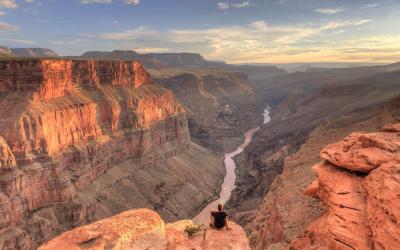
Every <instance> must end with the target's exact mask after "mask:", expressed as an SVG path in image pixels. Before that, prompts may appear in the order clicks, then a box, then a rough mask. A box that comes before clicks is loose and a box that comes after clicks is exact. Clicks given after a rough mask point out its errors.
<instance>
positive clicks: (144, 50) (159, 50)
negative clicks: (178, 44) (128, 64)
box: [133, 48, 170, 53]
mask: <svg viewBox="0 0 400 250" xmlns="http://www.w3.org/2000/svg"><path fill="white" fill-rule="evenodd" d="M133 50H134V51H136V52H139V53H165V52H168V51H170V49H167V48H136V49H133Z"/></svg>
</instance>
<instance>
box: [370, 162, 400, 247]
mask: <svg viewBox="0 0 400 250" xmlns="http://www.w3.org/2000/svg"><path fill="white" fill-rule="evenodd" d="M364 185H365V189H366V190H367V218H368V227H369V229H370V231H371V233H372V236H371V238H372V240H373V241H372V243H373V248H374V249H400V237H399V236H400V164H398V163H393V162H391V163H386V164H384V165H382V166H381V167H380V168H378V169H376V170H374V171H373V172H371V173H370V174H369V175H368V176H367V177H366V178H365V182H364Z"/></svg>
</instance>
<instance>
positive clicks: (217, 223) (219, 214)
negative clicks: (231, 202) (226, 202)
mask: <svg viewBox="0 0 400 250" xmlns="http://www.w3.org/2000/svg"><path fill="white" fill-rule="evenodd" d="M210 227H212V228H215V229H221V228H223V227H225V228H226V229H227V230H229V226H228V214H227V213H226V212H225V211H224V206H223V205H222V204H218V211H211V222H210Z"/></svg>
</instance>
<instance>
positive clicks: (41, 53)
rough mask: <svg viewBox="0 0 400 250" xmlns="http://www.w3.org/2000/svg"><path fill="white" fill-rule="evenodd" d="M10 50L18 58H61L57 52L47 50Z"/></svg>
mask: <svg viewBox="0 0 400 250" xmlns="http://www.w3.org/2000/svg"><path fill="white" fill-rule="evenodd" d="M10 50H11V54H12V55H13V56H16V57H59V55H58V54H57V53H56V52H54V51H53V50H51V49H46V48H12V49H10Z"/></svg>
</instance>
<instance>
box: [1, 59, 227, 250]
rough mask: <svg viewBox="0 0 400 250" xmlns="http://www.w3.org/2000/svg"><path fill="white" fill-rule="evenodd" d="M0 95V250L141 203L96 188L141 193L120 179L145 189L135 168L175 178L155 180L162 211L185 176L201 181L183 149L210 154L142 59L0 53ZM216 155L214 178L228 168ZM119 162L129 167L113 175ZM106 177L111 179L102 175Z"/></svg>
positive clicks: (209, 184) (32, 245) (30, 244)
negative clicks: (11, 57) (190, 170)
mask: <svg viewBox="0 0 400 250" xmlns="http://www.w3.org/2000/svg"><path fill="white" fill-rule="evenodd" d="M0 97H1V98H0V107H1V110H0V136H1V139H0V231H1V236H0V249H3V248H5V247H7V248H8V249H33V248H35V246H36V245H37V244H38V243H40V242H43V241H45V240H47V239H49V238H50V237H52V236H54V235H55V234H58V233H61V232H62V231H65V230H67V229H71V228H72V227H76V226H79V225H82V224H85V223H88V222H91V221H93V220H95V219H98V218H101V217H105V216H110V215H112V214H115V213H116V212H120V211H122V210H123V209H126V208H127V207H128V208H129V206H130V207H132V206H135V205H136V206H137V205H138V204H140V202H139V201H144V200H147V199H149V198H147V197H143V196H140V198H137V200H139V201H137V202H136V203H135V202H133V203H129V202H121V203H123V204H125V205H124V206H122V205H121V206H118V207H116V205H118V204H115V202H114V203H113V202H106V200H109V199H110V198H111V197H108V198H107V196H104V195H105V194H107V192H103V193H102V194H103V195H102V196H101V195H100V191H99V190H104V191H105V190H107V188H111V187H113V188H114V186H119V189H118V190H117V191H113V192H111V191H110V192H108V194H119V196H123V197H125V198H126V199H127V200H129V199H131V200H132V199H133V200H135V198H134V197H135V194H132V193H130V192H129V191H128V190H129V189H124V188H123V187H124V185H123V183H124V180H125V179H124V178H126V180H128V179H130V180H131V181H132V182H134V183H136V184H135V185H137V187H138V189H137V190H141V187H140V186H141V184H140V180H136V179H135V180H133V179H132V178H133V176H135V173H137V172H142V173H147V175H142V177H143V178H144V179H145V178H158V177H157V175H156V174H155V172H156V171H155V170H154V169H157V171H158V172H157V174H158V175H160V171H165V172H166V175H165V176H167V177H168V176H169V177H170V178H173V181H172V183H173V185H175V186H174V187H170V186H169V185H168V183H165V182H164V184H162V181H161V182H160V180H159V179H158V180H155V181H153V182H150V183H153V184H154V185H156V184H157V185H158V184H159V186H157V185H156V186H157V187H158V189H157V190H158V192H159V195H157V194H156V195H155V197H154V198H152V199H151V200H149V201H148V203H147V204H146V205H149V206H152V207H154V208H156V209H157V208H159V209H161V210H162V209H166V208H165V207H164V206H162V205H160V206H159V207H156V204H157V203H160V204H163V201H162V200H160V198H162V197H164V198H163V199H168V198H171V199H172V197H175V196H177V195H178V194H179V195H181V193H180V191H181V190H182V188H184V187H187V185H186V184H184V183H185V181H186V179H187V178H193V182H194V183H195V184H192V185H194V186H195V185H196V181H197V179H196V177H191V176H190V175H189V174H187V173H186V172H187V171H186V170H185V169H186V168H189V167H190V161H188V160H187V161H188V162H185V160H184V159H185V157H189V155H190V154H191V153H186V154H187V155H188V156H185V152H191V151H194V152H198V153H199V155H200V156H199V157H201V156H202V157H204V155H208V154H210V153H209V152H206V151H204V150H203V149H200V148H197V146H196V145H193V144H190V138H189V132H188V127H187V120H186V114H185V111H184V109H183V108H182V106H181V105H180V104H179V103H178V102H177V101H176V100H175V98H174V95H173V94H172V92H171V91H169V90H166V89H164V88H162V87H160V86H157V85H154V84H152V83H151V80H150V76H149V74H148V73H147V72H146V71H145V70H144V69H143V67H142V65H141V64H140V63H139V62H127V61H126V62H125V61H73V60H57V59H32V60H28V59H14V60H2V61H0ZM188 149H189V151H188ZM178 155H182V158H176V157H177V156H178ZM192 158H194V159H196V158H195V157H192ZM219 160H220V159H215V160H211V161H210V167H212V168H213V169H214V170H211V171H210V172H209V174H213V175H214V176H215V178H218V177H221V176H222V174H223V173H222V170H221V171H220V170H218V168H217V167H216V165H218V164H219V163H220V162H219ZM174 161H179V162H178V164H176V168H179V167H181V169H180V170H185V171H184V173H182V174H178V175H176V174H175V175H173V174H172V173H171V172H169V170H161V169H162V166H167V167H168V168H167V169H170V170H171V169H173V167H172V166H171V164H173V162H174ZM217 162H218V164H217ZM153 167H154V169H153ZM200 167H203V166H202V165H200ZM122 168H126V169H129V170H130V172H129V174H126V176H125V177H123V176H122V177H118V178H117V179H116V178H111V177H113V176H114V177H117V176H119V175H118V174H115V171H118V169H122ZM133 169H135V170H133ZM152 169H153V170H152ZM109 171H111V173H109ZM152 171H153V173H152ZM150 173H152V175H151V174H150ZM101 176H103V177H104V179H105V180H104V181H97V180H98V179H99V177H101ZM107 176H108V177H107ZM161 176H162V175H161ZM167 177H166V178H167ZM200 177H205V176H202V175H201V174H200ZM200 177H198V178H200ZM121 178H122V179H121ZM144 179H142V181H143V180H144ZM168 181H169V179H166V182H168ZM158 182H160V183H158ZM218 183H219V181H217V180H214V179H213V178H211V180H210V181H208V182H206V183H205V184H201V185H203V188H204V189H205V190H206V191H204V192H202V193H199V199H200V198H201V199H209V197H210V196H212V195H213V194H212V192H210V191H208V190H210V189H211V190H212V189H214V188H215V186H217V185H218ZM94 185H95V186H94ZM199 185H200V184H199ZM194 186H193V187H191V188H190V190H194V189H195V188H194ZM154 188H156V187H154ZM114 189H115V188H114ZM123 194H125V195H123ZM113 197H118V196H116V195H115V196H113ZM132 197H133V198H132ZM156 197H157V198H156ZM172 200H175V198H174V199H172ZM199 202H201V201H199ZM142 203H143V202H142ZM199 205H200V204H199ZM174 206H175V207H174V209H176V207H179V205H178V204H174ZM187 209H188V210H189V209H192V212H193V209H197V208H196V207H195V205H193V206H192V207H190V208H187ZM169 211H171V207H169V210H167V211H164V212H165V213H169ZM186 213H189V211H187V212H186Z"/></svg>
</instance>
